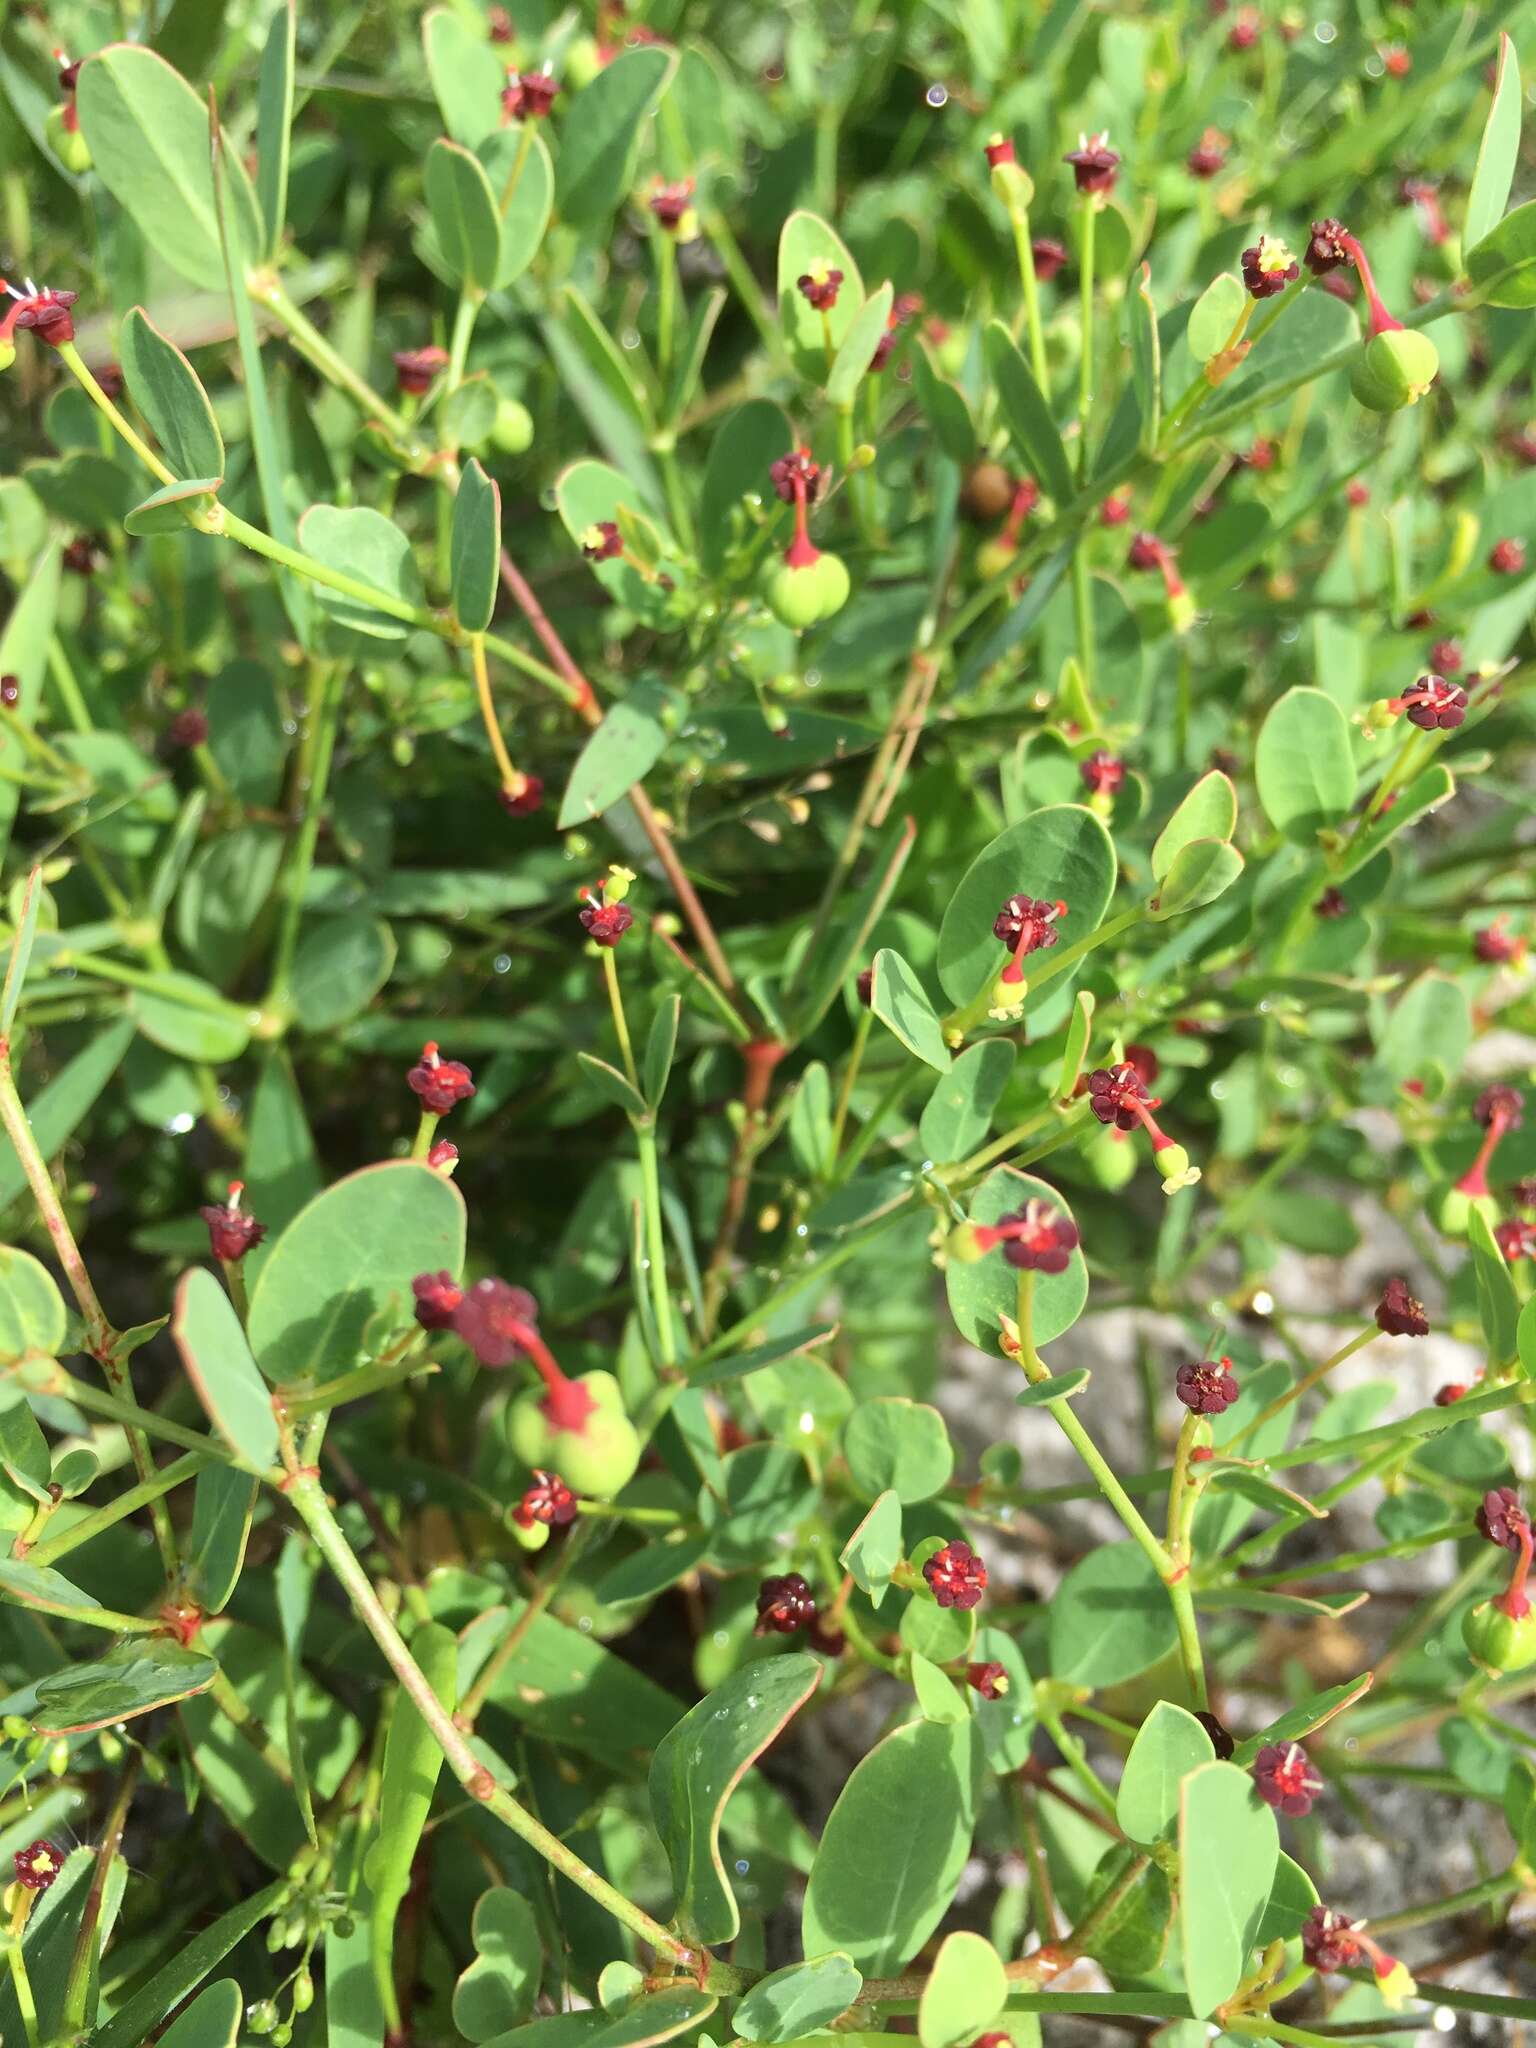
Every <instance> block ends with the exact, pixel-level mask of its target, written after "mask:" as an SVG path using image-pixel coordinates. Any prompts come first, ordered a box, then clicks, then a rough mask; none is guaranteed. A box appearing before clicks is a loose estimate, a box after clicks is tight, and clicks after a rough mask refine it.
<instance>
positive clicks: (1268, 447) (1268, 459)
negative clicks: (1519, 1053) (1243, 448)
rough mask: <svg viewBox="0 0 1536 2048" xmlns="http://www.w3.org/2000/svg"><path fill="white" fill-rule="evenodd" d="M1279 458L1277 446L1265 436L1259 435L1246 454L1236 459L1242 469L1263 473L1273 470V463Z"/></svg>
mask: <svg viewBox="0 0 1536 2048" xmlns="http://www.w3.org/2000/svg"><path fill="white" fill-rule="evenodd" d="M1279 456H1280V448H1279V444H1278V443H1277V442H1275V441H1271V440H1270V439H1268V437H1267V436H1266V435H1263V434H1260V435H1259V437H1258V439H1257V440H1256V441H1255V442H1254V443H1253V445H1252V446H1251V447H1250V448H1249V450H1248V452H1247V454H1246V455H1240V456H1239V457H1238V458H1237V459H1238V461H1239V462H1240V463H1241V464H1242V465H1243V467H1244V469H1257V470H1259V471H1264V470H1268V469H1273V468H1274V466H1275V463H1276V462H1277V461H1278V460H1279Z"/></svg>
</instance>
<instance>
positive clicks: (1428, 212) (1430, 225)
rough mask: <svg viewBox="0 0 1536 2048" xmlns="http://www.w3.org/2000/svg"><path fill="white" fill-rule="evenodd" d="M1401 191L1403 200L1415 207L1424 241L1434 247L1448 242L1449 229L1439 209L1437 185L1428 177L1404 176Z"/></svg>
mask: <svg viewBox="0 0 1536 2048" xmlns="http://www.w3.org/2000/svg"><path fill="white" fill-rule="evenodd" d="M1401 191H1402V195H1403V199H1404V202H1405V203H1406V204H1407V205H1409V206H1412V207H1414V208H1416V209H1417V212H1418V216H1419V225H1420V227H1421V228H1422V229H1423V230H1424V239H1425V241H1426V242H1430V243H1432V244H1433V245H1434V246H1435V247H1436V248H1438V247H1439V246H1440V244H1441V243H1442V242H1448V241H1449V240H1450V239H1451V231H1450V228H1449V227H1448V226H1447V225H1446V219H1445V215H1444V214H1443V213H1442V212H1441V211H1440V192H1439V187H1438V186H1436V185H1433V184H1431V183H1430V181H1429V179H1428V178H1404V180H1403V182H1402V186H1401Z"/></svg>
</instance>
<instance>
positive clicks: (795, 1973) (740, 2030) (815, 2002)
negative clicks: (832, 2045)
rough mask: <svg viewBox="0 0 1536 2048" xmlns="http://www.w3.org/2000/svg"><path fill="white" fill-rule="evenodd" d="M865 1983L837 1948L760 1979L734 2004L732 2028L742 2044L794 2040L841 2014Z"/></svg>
mask: <svg viewBox="0 0 1536 2048" xmlns="http://www.w3.org/2000/svg"><path fill="white" fill-rule="evenodd" d="M863 1988H864V1979H863V1978H862V1977H861V1976H860V1975H859V1973H858V1971H857V1970H856V1969H855V1968H854V1967H853V1963H852V1960H851V1959H850V1958H849V1957H848V1956H846V1955H844V1954H843V1953H842V1951H841V1950H836V1949H835V1950H834V1951H833V1952H832V1954H831V1955H826V1956H811V1957H810V1958H808V1960H807V1961H805V1962H803V1963H791V1964H790V1966H789V1967H788V1969H784V1970H774V1971H773V1972H771V1974H770V1975H768V1976H766V1977H759V1978H758V1980H757V1982H756V1983H755V1984H754V1985H753V1986H752V1989H751V1990H750V1991H749V1992H748V1993H747V1995H746V1997H745V1998H744V1999H742V2001H741V2003H740V2004H739V2005H738V2006H737V2008H736V2012H735V2017H734V2018H733V2019H732V2021H731V2030H732V2032H733V2033H735V2034H737V2035H738V2036H739V2037H740V2039H742V2040H743V2041H764V2042H779V2041H795V2040H799V2039H800V2038H801V2036H802V2035H805V2034H812V2033H817V2032H819V2031H820V2030H821V2029H822V2028H823V2027H825V2026H827V2025H829V2024H830V2023H831V2021H833V2020H835V2019H836V2018H837V2017H838V2015H839V2014H840V2013H845V2012H846V2011H847V2010H848V2008H849V2006H851V2005H852V2004H853V2002H854V2000H855V1999H856V1998H857V1997H858V1995H859V1993H860V1992H861V1991H862V1990H863Z"/></svg>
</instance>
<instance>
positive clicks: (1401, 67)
mask: <svg viewBox="0 0 1536 2048" xmlns="http://www.w3.org/2000/svg"><path fill="white" fill-rule="evenodd" d="M1381 68H1382V70H1383V71H1385V72H1386V74H1387V76H1388V78H1406V77H1407V76H1408V74H1409V72H1410V71H1411V70H1412V69H1413V59H1412V58H1411V57H1410V56H1409V54H1408V52H1407V51H1406V50H1405V49H1404V48H1403V46H1402V44H1401V43H1389V44H1388V45H1387V47H1386V48H1385V49H1384V50H1383V51H1382V53H1381Z"/></svg>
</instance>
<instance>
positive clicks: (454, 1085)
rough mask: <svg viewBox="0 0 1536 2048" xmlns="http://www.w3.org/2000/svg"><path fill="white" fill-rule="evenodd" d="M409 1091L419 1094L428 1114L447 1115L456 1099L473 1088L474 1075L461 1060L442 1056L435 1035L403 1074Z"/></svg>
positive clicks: (424, 1110) (465, 1098)
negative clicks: (419, 1056)
mask: <svg viewBox="0 0 1536 2048" xmlns="http://www.w3.org/2000/svg"><path fill="white" fill-rule="evenodd" d="M405 1078H406V1082H407V1084H408V1085H409V1087H410V1088H411V1090H412V1092H413V1093H414V1094H416V1095H419V1096H420V1097H421V1107H422V1110H423V1112H424V1113H425V1114H426V1115H427V1116H446V1115H447V1113H448V1111H449V1110H450V1109H452V1108H453V1105H454V1104H455V1103H456V1102H465V1101H467V1100H468V1098H469V1097H470V1096H471V1095H473V1094H474V1092H475V1083H474V1078H473V1076H472V1075H471V1074H470V1071H469V1069H468V1067H466V1066H465V1064H464V1062H463V1061H462V1060H445V1059H444V1058H443V1056H442V1054H441V1053H440V1052H439V1051H438V1049H437V1043H436V1041H435V1040H434V1039H428V1041H427V1043H426V1044H425V1045H424V1046H423V1047H422V1048H421V1058H420V1059H419V1060H418V1061H417V1062H416V1064H415V1066H414V1067H412V1068H411V1070H410V1072H409V1073H408V1074H407V1075H406V1077H405Z"/></svg>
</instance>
